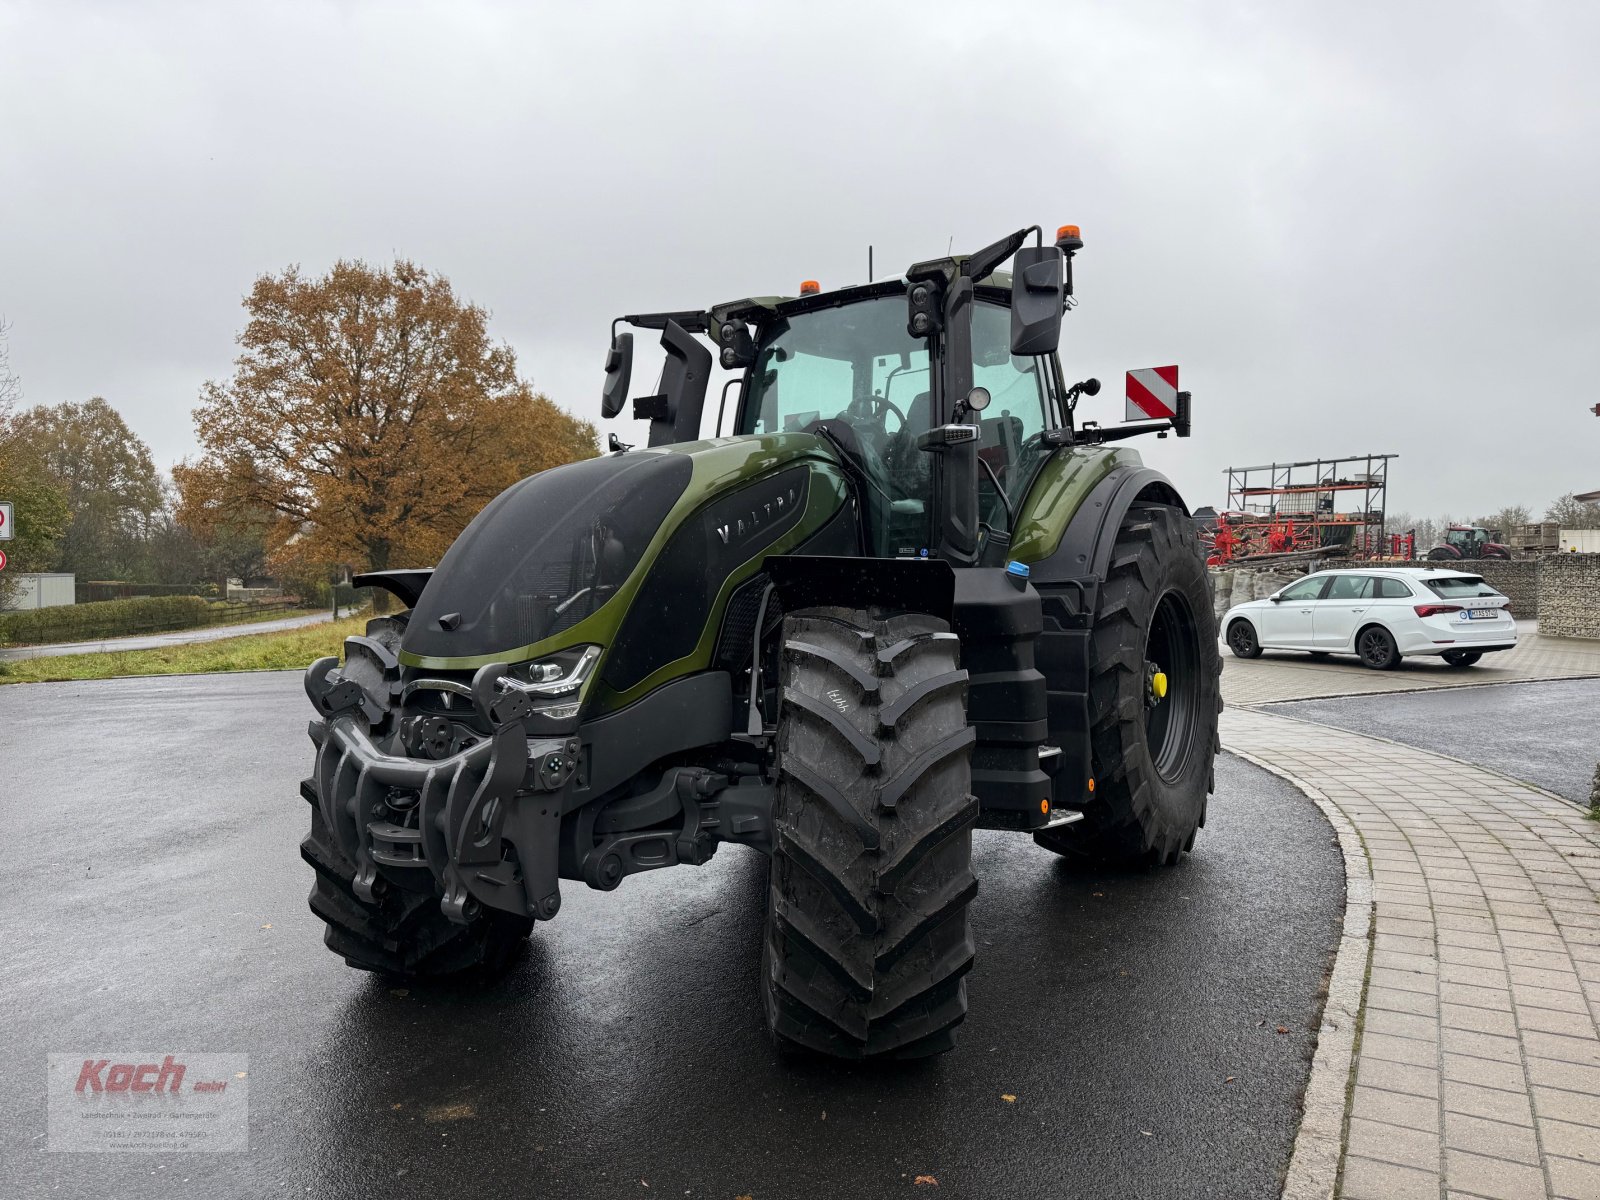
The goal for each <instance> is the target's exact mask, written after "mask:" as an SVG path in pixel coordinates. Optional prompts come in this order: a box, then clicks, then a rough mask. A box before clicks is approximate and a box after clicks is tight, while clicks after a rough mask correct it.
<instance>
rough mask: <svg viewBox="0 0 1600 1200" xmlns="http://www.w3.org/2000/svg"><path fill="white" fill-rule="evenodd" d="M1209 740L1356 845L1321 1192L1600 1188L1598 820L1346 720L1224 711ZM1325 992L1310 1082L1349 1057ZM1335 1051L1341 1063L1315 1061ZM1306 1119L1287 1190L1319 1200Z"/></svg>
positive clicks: (1450, 1193) (1551, 1192)
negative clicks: (1362, 884) (1340, 1110)
mask: <svg viewBox="0 0 1600 1200" xmlns="http://www.w3.org/2000/svg"><path fill="white" fill-rule="evenodd" d="M1231 665H1232V664H1230V666H1231ZM1222 739H1223V744H1224V746H1226V747H1227V748H1229V749H1233V750H1236V751H1239V752H1242V753H1244V754H1245V755H1246V756H1247V757H1251V758H1254V759H1256V760H1257V761H1260V762H1262V763H1264V764H1266V765H1269V766H1271V767H1274V768H1276V769H1278V770H1279V771H1281V772H1282V773H1285V774H1287V775H1289V776H1290V777H1291V778H1293V779H1295V780H1296V781H1298V782H1300V783H1302V784H1303V785H1305V786H1306V787H1307V789H1308V790H1309V791H1310V792H1312V794H1314V795H1317V796H1318V799H1319V800H1320V801H1321V802H1323V803H1324V804H1325V806H1331V807H1332V808H1333V809H1334V810H1335V812H1334V814H1333V815H1334V817H1335V823H1336V825H1340V824H1343V822H1342V821H1341V820H1339V819H1338V816H1339V814H1343V816H1344V817H1345V818H1348V821H1349V823H1350V825H1351V826H1353V827H1354V830H1355V832H1356V833H1358V834H1359V836H1360V839H1361V842H1362V844H1363V845H1364V846H1365V849H1366V853H1367V856H1368V858H1369V859H1370V863H1371V868H1372V884H1373V886H1372V896H1373V906H1372V907H1373V913H1372V917H1373V920H1372V929H1373V937H1372V941H1371V951H1370V960H1369V970H1368V978H1367V985H1366V994H1365V997H1364V1003H1363V1005H1362V1022H1361V1028H1360V1031H1359V1042H1358V1044H1357V1045H1356V1046H1355V1049H1354V1054H1355V1062H1354V1068H1355V1069H1354V1080H1353V1082H1354V1087H1353V1089H1351V1091H1350V1093H1349V1102H1348V1106H1347V1108H1346V1112H1345V1121H1346V1130H1345V1139H1346V1140H1345V1144H1344V1148H1343V1158H1342V1163H1341V1172H1340V1186H1339V1192H1338V1194H1339V1195H1342V1196H1347V1197H1351V1198H1352V1200H1357V1198H1366V1197H1371V1198H1381V1200H1405V1198H1408V1197H1413V1196H1416V1197H1423V1196H1425V1197H1428V1198H1429V1200H1441V1198H1445V1197H1457V1196H1459V1197H1473V1196H1477V1197H1491V1198H1493V1197H1511V1198H1516V1197H1524V1196H1527V1197H1544V1196H1558V1197H1572V1198H1574V1200H1582V1198H1591V1200H1592V1198H1597V1197H1600V824H1596V823H1595V822H1593V821H1590V820H1587V819H1586V818H1585V816H1584V814H1583V812H1582V811H1581V810H1579V809H1577V808H1575V807H1573V806H1572V805H1570V804H1568V803H1566V802H1564V801H1562V800H1560V799H1558V798H1556V797H1554V796H1551V795H1549V794H1547V793H1544V792H1541V791H1539V790H1537V789H1535V788H1532V787H1527V786H1525V785H1520V784H1517V783H1515V782H1513V781H1510V780H1508V779H1506V778H1505V777H1503V776H1500V775H1495V774H1492V773H1490V772H1488V771H1483V770H1480V769H1478V768H1476V767H1473V766H1470V765H1467V764H1465V763H1461V762H1457V761H1455V760H1453V759H1449V758H1445V757H1442V756H1440V755H1436V754H1430V753H1428V752H1426V751H1422V750H1415V749H1411V748H1409V747H1405V746H1398V745H1393V744H1390V743H1386V742H1379V741H1375V740H1373V739H1370V738H1366V737H1362V736H1361V735H1359V734H1354V733H1348V732H1346V731H1344V730H1339V729H1332V728H1328V727H1325V726H1319V725H1312V724H1308V723H1306V722H1301V721H1295V720H1291V719H1289V718H1286V717H1278V716H1269V715H1266V714H1264V713H1259V712H1253V711H1248V710H1237V709H1235V710H1230V711H1229V712H1227V713H1225V714H1224V715H1223V725H1222ZM1347 850H1349V848H1347ZM1351 852H1353V851H1351ZM1286 885H1287V884H1286ZM1359 895H1360V893H1359V892H1357V891H1355V890H1352V897H1358V896H1359ZM1357 907H1358V908H1359V904H1358V906H1357ZM1357 915H1359V914H1358V913H1353V914H1352V916H1357ZM1348 928H1349V926H1348V924H1347V930H1348ZM1354 944H1356V945H1359V944H1360V943H1359V941H1355V942H1354ZM1351 945H1352V940H1351V939H1347V941H1346V943H1345V946H1346V947H1347V948H1348V947H1349V946H1351ZM1357 953H1358V954H1359V951H1358V952H1357ZM1348 954H1349V951H1348V949H1346V950H1341V953H1340V963H1339V965H1338V966H1337V967H1336V968H1335V976H1336V981H1337V977H1338V975H1339V974H1340V973H1341V971H1343V972H1345V973H1346V974H1349V971H1350V967H1351V964H1350V963H1348V962H1347V961H1346V959H1347V956H1348ZM1334 999H1335V998H1330V1005H1329V1009H1330V1015H1329V1016H1328V1017H1326V1018H1325V1022H1324V1030H1323V1033H1324V1040H1325V1041H1326V1042H1327V1043H1328V1048H1324V1047H1322V1046H1319V1051H1318V1060H1317V1067H1316V1068H1315V1069H1314V1072H1313V1088H1312V1090H1313V1092H1317V1091H1318V1083H1319V1081H1318V1076H1319V1075H1321V1076H1322V1080H1321V1085H1322V1086H1321V1090H1322V1092H1323V1093H1326V1090H1327V1081H1328V1077H1329V1076H1330V1075H1332V1076H1335V1077H1336V1079H1335V1081H1336V1082H1337V1081H1338V1080H1337V1076H1338V1075H1339V1073H1340V1068H1341V1067H1343V1066H1347V1065H1348V1062H1349V1059H1348V1054H1349V1050H1348V1045H1349V1043H1348V1041H1347V1040H1346V1041H1342V1042H1341V1039H1340V1037H1339V1036H1338V1033H1339V1030H1338V1028H1337V1027H1338V1025H1339V1020H1338V1014H1337V1012H1336V1011H1335V1010H1336V1005H1335V1003H1334ZM1347 1032H1348V1031H1346V1034H1347ZM1341 1045H1342V1046H1344V1047H1346V1048H1345V1049H1344V1050H1343V1051H1342V1052H1343V1053H1344V1055H1345V1059H1344V1062H1343V1063H1339V1062H1334V1063H1332V1064H1328V1063H1327V1062H1326V1061H1325V1060H1326V1059H1328V1058H1333V1057H1337V1055H1338V1054H1339V1053H1340V1050H1339V1047H1340V1046H1341ZM1310 1103H1311V1097H1310V1096H1308V1106H1309V1105H1310ZM1335 1107H1337V1105H1336V1104H1335ZM1313 1116H1314V1114H1313V1112H1312V1110H1311V1109H1310V1107H1308V1115H1307V1120H1306V1123H1305V1125H1304V1126H1303V1128H1302V1134H1301V1138H1300V1141H1299V1142H1298V1143H1297V1146H1296V1152H1295V1155H1296V1163H1295V1164H1294V1165H1293V1166H1292V1167H1291V1171H1290V1190H1291V1192H1295V1191H1298V1192H1299V1194H1305V1195H1312V1194H1317V1193H1318V1192H1320V1193H1321V1194H1323V1195H1326V1194H1327V1191H1328V1187H1329V1185H1330V1184H1331V1178H1329V1176H1330V1175H1331V1163H1332V1155H1333V1142H1334V1140H1335V1139H1334V1138H1333V1137H1332V1135H1331V1133H1325V1134H1324V1136H1323V1140H1324V1142H1325V1143H1326V1144H1325V1145H1323V1146H1322V1147H1321V1148H1320V1150H1321V1152H1322V1153H1323V1155H1324V1157H1325V1158H1326V1159H1327V1160H1328V1167H1329V1170H1326V1171H1321V1172H1319V1171H1318V1170H1317V1169H1316V1160H1317V1157H1318V1153H1319V1147H1318V1146H1317V1145H1316V1144H1315V1142H1316V1138H1317V1134H1318V1131H1317V1129H1316V1128H1315V1127H1316V1126H1317V1124H1318V1122H1316V1121H1314V1120H1313ZM1324 1124H1329V1125H1336V1122H1324ZM1308 1143H1310V1144H1308ZM1297 1180H1298V1181H1299V1187H1298V1189H1297V1186H1296V1184H1297Z"/></svg>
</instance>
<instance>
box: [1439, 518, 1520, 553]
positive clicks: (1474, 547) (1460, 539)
mask: <svg viewBox="0 0 1600 1200" xmlns="http://www.w3.org/2000/svg"><path fill="white" fill-rule="evenodd" d="M1499 536H1500V531H1499V530H1498V529H1496V530H1489V529H1485V528H1484V527H1483V526H1482V525H1452V526H1450V527H1449V528H1448V529H1446V530H1445V533H1444V541H1442V542H1440V543H1439V544H1438V545H1437V546H1435V547H1434V548H1433V549H1431V550H1429V551H1428V557H1429V558H1431V559H1460V558H1510V557H1511V547H1509V546H1504V545H1501V544H1500V543H1499V542H1497V541H1495V540H1494V539H1495V538H1497V537H1499Z"/></svg>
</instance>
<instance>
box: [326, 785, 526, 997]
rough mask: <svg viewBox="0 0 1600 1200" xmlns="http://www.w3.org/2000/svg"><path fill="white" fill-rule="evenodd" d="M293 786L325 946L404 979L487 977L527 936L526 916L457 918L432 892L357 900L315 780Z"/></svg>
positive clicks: (394, 892) (492, 912)
mask: <svg viewBox="0 0 1600 1200" xmlns="http://www.w3.org/2000/svg"><path fill="white" fill-rule="evenodd" d="M300 791H301V794H302V795H303V796H305V798H306V799H307V800H309V801H310V802H311V832H310V834H309V835H308V836H307V837H306V839H305V841H303V842H301V843H300V856H301V857H302V858H304V859H305V860H306V862H308V863H310V864H311V867H312V870H313V871H314V872H315V878H314V879H313V881H312V884H311V897H310V900H311V911H312V912H314V913H316V914H317V916H319V917H321V918H322V920H323V922H324V923H325V924H326V926H327V929H326V930H325V932H324V934H323V941H324V943H325V944H326V945H327V947H328V949H329V950H331V951H333V952H334V953H335V954H337V955H339V957H341V958H343V959H344V961H345V962H346V963H348V964H349V965H350V966H352V967H355V968H357V969H358V970H362V971H375V972H378V973H379V974H383V975H392V976H394V977H396V978H398V979H410V980H423V979H431V978H438V977H442V976H447V975H458V974H461V973H463V972H472V973H474V974H481V975H483V976H486V977H487V976H492V975H494V974H497V973H499V972H500V971H502V970H504V969H505V967H506V966H508V965H509V964H510V962H511V960H512V959H513V957H515V955H516V952H517V951H518V950H519V949H521V948H522V946H523V945H525V944H526V942H527V938H528V934H529V933H530V932H532V930H533V922H532V921H531V920H530V919H529V918H527V917H517V916H513V915H512V914H511V913H507V912H501V911H499V910H498V909H489V908H485V909H483V910H482V911H480V912H479V913H478V915H477V916H476V917H475V918H474V919H473V920H472V921H471V922H469V923H468V924H466V925H459V924H457V923H456V922H454V921H452V920H450V919H449V918H448V917H446V916H445V915H444V913H443V912H441V911H440V910H439V897H438V896H436V895H433V894H431V893H423V892H412V891H406V890H403V889H401V888H397V887H392V886H387V887H386V888H385V890H384V891H383V893H382V894H381V895H378V896H377V903H375V904H369V903H367V902H366V901H364V900H362V899H361V898H360V897H359V896H357V895H356V893H355V891H354V889H353V888H352V887H351V881H352V880H353V879H354V878H355V875H356V865H355V864H354V863H353V862H351V861H350V860H349V859H348V858H346V857H345V856H344V853H343V852H342V851H341V850H340V849H339V845H338V842H337V841H336V840H335V839H334V837H333V835H332V833H331V832H330V831H329V829H328V826H327V824H326V822H324V821H323V819H322V810H321V809H320V808H319V807H318V806H317V802H316V785H315V784H314V783H313V782H312V781H311V780H309V779H308V780H306V781H305V782H304V783H302V784H301V785H300ZM380 882H381V881H380Z"/></svg>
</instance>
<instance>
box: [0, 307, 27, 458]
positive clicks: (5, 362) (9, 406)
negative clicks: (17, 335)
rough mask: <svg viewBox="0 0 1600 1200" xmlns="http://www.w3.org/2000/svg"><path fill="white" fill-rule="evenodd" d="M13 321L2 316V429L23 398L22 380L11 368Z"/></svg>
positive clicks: (0, 423) (0, 392)
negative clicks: (10, 334) (10, 337)
mask: <svg viewBox="0 0 1600 1200" xmlns="http://www.w3.org/2000/svg"><path fill="white" fill-rule="evenodd" d="M10 332H11V322H10V321H8V320H6V319H5V318H4V317H0V430H3V429H4V428H5V425H6V423H7V422H8V421H9V420H10V419H11V414H12V412H13V411H14V410H15V409H16V407H17V405H18V404H19V403H20V402H21V400H22V380H20V379H18V378H17V373H16V372H15V371H13V370H12V369H11V341H10V339H9V338H8V337H7V336H6V335H7V334H8V333H10Z"/></svg>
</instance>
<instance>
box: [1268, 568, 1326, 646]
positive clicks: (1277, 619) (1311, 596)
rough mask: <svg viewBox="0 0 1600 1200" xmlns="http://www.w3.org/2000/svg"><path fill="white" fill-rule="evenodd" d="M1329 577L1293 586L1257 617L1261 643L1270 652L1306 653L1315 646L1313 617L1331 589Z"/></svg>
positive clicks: (1308, 580)
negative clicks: (1323, 595) (1304, 651)
mask: <svg viewBox="0 0 1600 1200" xmlns="http://www.w3.org/2000/svg"><path fill="white" fill-rule="evenodd" d="M1329 578H1330V577H1329V576H1327V575H1311V576H1309V577H1307V578H1305V579H1302V580H1301V581H1300V582H1299V583H1291V584H1290V585H1289V586H1288V587H1286V588H1284V589H1283V590H1282V591H1281V592H1279V593H1278V594H1277V596H1275V597H1274V598H1273V599H1272V600H1269V601H1267V602H1266V603H1264V604H1263V605H1262V606H1261V608H1260V610H1259V611H1258V612H1257V613H1255V614H1252V615H1253V616H1254V617H1255V622H1256V630H1257V632H1258V633H1259V635H1260V638H1261V644H1262V645H1263V646H1265V647H1267V648H1268V649H1278V650H1306V649H1309V648H1310V647H1311V644H1312V643H1311V637H1312V632H1311V630H1312V615H1313V614H1314V613H1315V612H1316V606H1317V602H1318V600H1319V599H1320V598H1321V596H1322V593H1323V590H1324V589H1325V588H1327V586H1328V580H1329Z"/></svg>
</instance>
